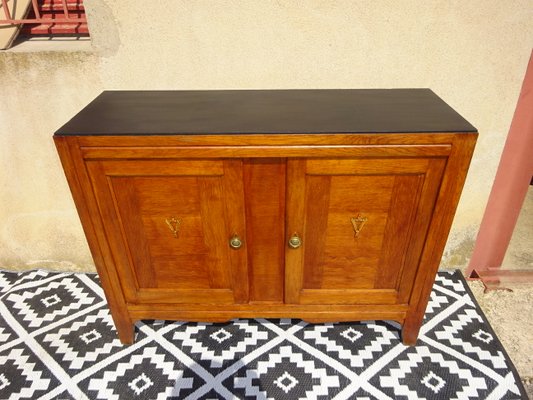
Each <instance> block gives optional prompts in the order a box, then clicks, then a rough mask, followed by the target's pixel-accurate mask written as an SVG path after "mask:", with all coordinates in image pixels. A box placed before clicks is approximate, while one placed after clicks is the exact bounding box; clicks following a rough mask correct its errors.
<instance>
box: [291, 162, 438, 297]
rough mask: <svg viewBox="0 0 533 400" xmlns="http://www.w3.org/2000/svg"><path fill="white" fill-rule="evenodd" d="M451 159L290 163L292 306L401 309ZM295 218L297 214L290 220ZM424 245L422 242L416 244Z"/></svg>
mask: <svg viewBox="0 0 533 400" xmlns="http://www.w3.org/2000/svg"><path fill="white" fill-rule="evenodd" d="M444 165H445V162H444V160H442V159H441V160H440V161H439V162H433V160H431V159H427V158H409V159H394V160H391V159H337V160H333V159H327V160H289V161H288V166H287V168H288V182H287V185H288V190H287V193H288V194H289V196H288V203H287V215H288V223H287V236H288V237H290V236H292V235H294V234H297V235H298V236H300V237H301V239H302V243H303V244H302V246H301V247H300V248H298V249H287V257H286V292H285V295H286V301H287V302H290V303H301V304H305V303H309V304H317V303H318V304H321V303H322V304H358V303H360V304H396V303H401V302H403V301H404V300H403V299H400V298H399V293H400V288H402V290H406V291H407V289H406V288H407V287H408V288H410V285H412V279H413V278H414V275H413V274H406V280H405V279H404V280H402V271H404V269H405V268H406V266H405V264H406V260H409V262H410V265H409V266H408V268H409V269H411V270H412V269H415V270H416V267H417V265H416V263H417V262H418V259H417V258H416V257H415V256H411V257H408V255H409V253H410V252H413V251H418V252H420V251H421V247H420V246H418V247H417V246H412V245H411V239H412V238H413V237H414V236H417V237H419V236H420V235H425V232H426V230H427V226H428V224H429V215H430V213H421V214H420V215H418V214H417V211H418V210H419V209H421V208H425V209H429V210H430V211H431V209H432V207H433V204H434V202H435V198H436V193H437V190H438V185H435V184H433V185H432V184H428V183H427V182H426V180H427V178H428V177H430V178H431V179H432V180H436V181H437V182H439V181H440V176H441V175H442V171H443V168H444ZM291 215H294V217H290V216H291ZM415 242H416V243H419V241H415Z"/></svg>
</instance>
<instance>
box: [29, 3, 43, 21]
mask: <svg viewBox="0 0 533 400" xmlns="http://www.w3.org/2000/svg"><path fill="white" fill-rule="evenodd" d="M31 4H32V5H33V12H34V13H35V17H36V18H37V19H40V18H41V13H40V12H39V5H38V4H37V0H31Z"/></svg>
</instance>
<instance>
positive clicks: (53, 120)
mask: <svg viewBox="0 0 533 400" xmlns="http://www.w3.org/2000/svg"><path fill="white" fill-rule="evenodd" d="M96 65H97V58H96V57H95V56H94V55H93V54H90V53H65V52H51V53H47V52H32V53H10V52H4V53H0V80H1V86H0V87H1V96H0V188H1V189H0V221H1V222H0V267H1V268H16V269H19V268H35V267H41V268H42V267H44V268H53V269H65V270H80V269H81V270H91V269H92V260H91V257H90V254H89V250H88V247H87V244H86V242H85V239H84V237H83V232H82V230H81V226H80V223H79V219H78V217H77V214H76V211H75V209H74V204H73V202H72V198H71V196H70V192H69V190H68V187H67V185H66V181H65V176H64V174H63V171H62V169H61V165H60V163H59V159H58V157H57V155H56V151H55V147H54V144H53V142H52V138H51V135H52V133H53V132H54V130H55V129H57V128H58V127H59V126H61V124H62V123H64V122H65V121H66V120H67V119H68V118H69V117H70V116H72V115H73V114H74V113H76V112H77V111H79V109H80V107H82V106H83V105H85V104H86V103H87V102H88V101H90V100H91V99H92V98H93V97H94V96H96V95H97V94H98V93H99V92H100V91H101V90H102V86H101V83H100V79H99V77H98V74H97V73H95V72H96V71H95V67H96Z"/></svg>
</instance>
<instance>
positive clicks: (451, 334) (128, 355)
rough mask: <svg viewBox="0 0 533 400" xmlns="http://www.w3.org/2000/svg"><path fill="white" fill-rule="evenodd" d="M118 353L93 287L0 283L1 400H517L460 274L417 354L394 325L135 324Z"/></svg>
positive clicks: (24, 280) (84, 280) (447, 283)
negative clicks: (131, 335) (130, 342)
mask: <svg viewBox="0 0 533 400" xmlns="http://www.w3.org/2000/svg"><path fill="white" fill-rule="evenodd" d="M136 329H137V336H136V341H135V344H133V345H131V346H122V345H121V344H120V342H119V341H118V339H117V337H116V333H115V329H114V326H113V322H112V320H111V316H110V314H109V310H108V309H107V306H106V302H105V299H104V295H103V292H102V289H101V287H100V285H99V281H98V276H97V275H92V274H69V273H53V272H46V271H42V270H34V271H28V272H21V273H17V272H6V271H0V399H43V400H44V399H77V400H78V399H80V400H81V399H106V400H118V399H127V400H132V399H142V400H147V399H158V400H159V399H246V400H251V399H276V400H277V399H291V400H295V399H320V400H326V399H431V400H435V399H525V398H527V397H526V394H525V392H524V388H523V386H522V384H521V382H520V380H519V377H518V374H517V372H516V369H515V368H514V366H513V365H512V363H511V361H510V360H509V357H508V356H507V354H506V352H505V350H504V349H503V347H502V345H501V343H500V341H499V340H498V339H497V337H496V335H495V333H494V331H493V330H492V328H491V327H490V326H489V324H488V323H487V321H486V318H485V316H484V315H483V313H482V312H481V310H480V309H479V306H478V305H477V303H476V302H475V300H474V298H473V296H472V293H471V292H470V290H469V289H468V286H467V285H466V283H465V281H464V279H463V278H462V276H461V274H460V273H459V272H439V274H438V276H437V280H436V282H435V285H434V287H433V292H432V294H431V300H430V302H429V305H428V307H427V311H426V316H425V322H424V325H423V327H422V330H421V332H420V337H419V341H418V345H417V346H416V347H406V346H404V345H402V344H401V341H400V338H399V326H398V324H396V323H394V322H382V321H364V322H360V323H331V324H308V323H305V322H302V321H300V320H265V319H250V320H234V321H231V322H229V323H223V324H219V323H216V324H210V323H186V322H168V321H143V322H139V323H138V324H137V325H136Z"/></svg>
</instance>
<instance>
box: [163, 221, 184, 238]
mask: <svg viewBox="0 0 533 400" xmlns="http://www.w3.org/2000/svg"><path fill="white" fill-rule="evenodd" d="M165 223H166V224H167V226H168V229H170V232H172V235H173V236H174V237H175V238H177V237H178V235H179V233H180V226H181V219H179V218H176V217H170V218H167V219H165Z"/></svg>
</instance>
